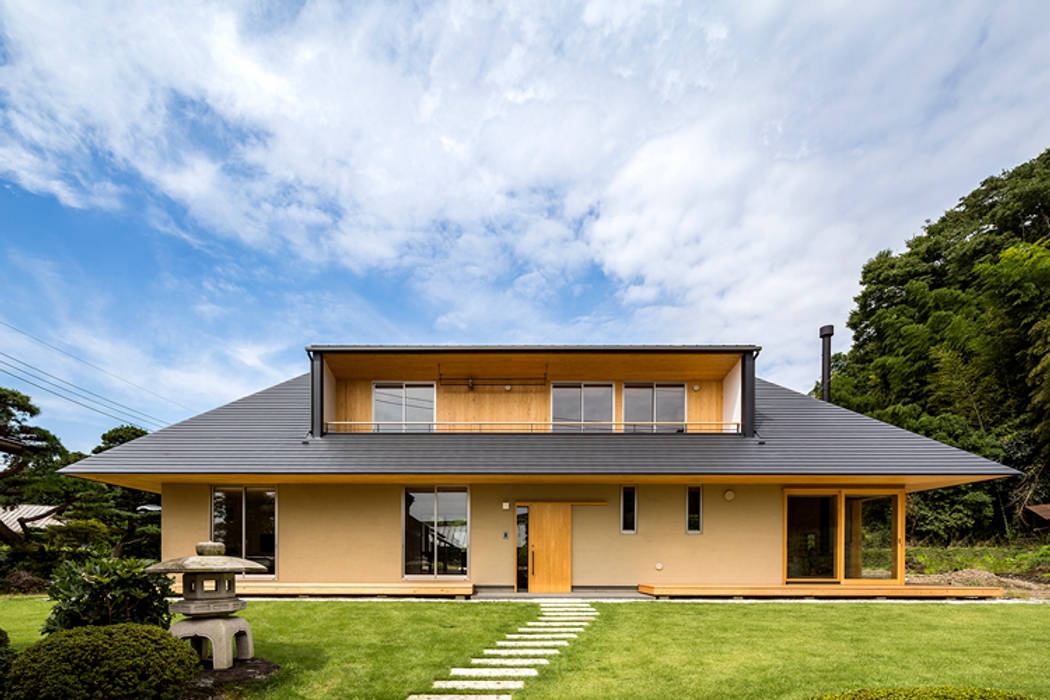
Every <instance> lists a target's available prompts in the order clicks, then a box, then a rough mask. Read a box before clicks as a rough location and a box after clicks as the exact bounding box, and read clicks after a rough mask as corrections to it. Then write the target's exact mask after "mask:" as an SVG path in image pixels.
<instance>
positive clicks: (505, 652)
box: [481, 648, 561, 656]
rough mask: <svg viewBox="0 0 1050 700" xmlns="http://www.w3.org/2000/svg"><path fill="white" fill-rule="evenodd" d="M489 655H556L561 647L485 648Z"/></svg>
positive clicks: (485, 652)
mask: <svg viewBox="0 0 1050 700" xmlns="http://www.w3.org/2000/svg"><path fill="white" fill-rule="evenodd" d="M481 653H482V654H486V655H488V656H554V655H555V654H560V653H561V650H559V649H533V648H529V649H485V650H483V651H482V652H481Z"/></svg>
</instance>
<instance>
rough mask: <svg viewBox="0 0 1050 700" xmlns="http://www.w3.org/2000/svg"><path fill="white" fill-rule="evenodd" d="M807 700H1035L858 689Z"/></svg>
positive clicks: (933, 690) (950, 690)
mask: <svg viewBox="0 0 1050 700" xmlns="http://www.w3.org/2000/svg"><path fill="white" fill-rule="evenodd" d="M809 700H1036V699H1035V698H1033V697H1032V696H1031V695H1024V694H1022V693H1011V692H1008V691H1005V690H996V689H995V688H956V687H954V686H936V687H928V688H858V689H857V690H847V691H845V692H842V693H828V694H827V695H814V696H813V697H811V698H809Z"/></svg>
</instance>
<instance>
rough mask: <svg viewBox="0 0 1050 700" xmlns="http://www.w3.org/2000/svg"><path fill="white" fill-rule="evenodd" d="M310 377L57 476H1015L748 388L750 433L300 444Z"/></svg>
mask: <svg viewBox="0 0 1050 700" xmlns="http://www.w3.org/2000/svg"><path fill="white" fill-rule="evenodd" d="M309 379H310V378H309V375H302V376H299V377H295V378H294V379H290V380H288V381H286V382H283V383H281V384H278V385H276V386H273V387H270V388H269V389H265V390H263V391H260V392H259V393H257V394H252V395H251V396H247V397H245V398H242V399H239V400H237V401H234V402H232V403H230V404H227V405H225V406H222V407H220V408H216V409H214V410H212V411H208V412H207V413H202V414H201V415H199V416H195V417H193V418H190V419H188V420H185V421H182V422H181V423H177V424H175V425H172V426H169V427H167V428H164V429H163V430H158V431H157V432H154V433H150V434H149V435H146V436H143V437H140V438H138V439H137V440H133V441H131V442H129V443H126V444H124V445H121V446H119V447H115V448H113V449H110V450H107V451H105V452H103V453H101V454H98V455H94V456H92V457H88V458H87V459H84V460H82V461H80V462H77V463H76V464H74V465H71V466H69V467H66V468H65V469H63V470H62V471H64V472H66V473H72V474H84V475H89V474H209V473H215V474H391V475H394V474H537V475H540V474H639V475H641V474H699V475H703V474H776V475H780V474H785V475H786V474H798V475H818V474H820V475H840V474H854V475H867V474H871V475H889V474H893V475H969V476H982V475H989V476H991V475H995V476H1010V475H1014V474H1017V473H1018V472H1016V471H1015V470H1013V469H1010V468H1008V467H1004V466H1002V465H1000V464H997V463H995V462H992V461H989V460H987V459H984V458H983V457H978V456H976V455H973V454H970V453H969V452H965V451H963V450H959V449H956V448H954V447H949V446H948V445H945V444H942V443H940V442H937V441H935V440H931V439H929V438H925V437H922V436H920V435H916V434H914V433H910V432H908V431H906V430H902V429H900V428H896V427H894V426H892V425H888V424H886V423H883V422H880V421H877V420H875V419H873V418H868V417H866V416H862V415H860V414H858V413H854V412H852V411H848V410H846V409H844V408H840V407H839V406H835V405H833V404H828V403H824V402H823V401H818V400H816V399H812V398H810V397H808V396H805V395H803V394H799V393H797V392H795V391H791V390H790V389H785V388H784V387H781V386H778V385H776V384H773V383H771V382H767V381H764V380H761V379H759V380H757V381H756V398H755V404H756V411H755V413H756V430H757V436H756V437H755V438H744V437H741V436H739V435H683V434H656V435H652V434H631V433H615V434H608V433H606V434H594V433H584V434H551V433H543V434H530V433H502V434H454V433H407V434H405V433H396V434H391V433H383V434H372V433H358V434H334V435H327V436H325V437H323V438H320V439H313V438H309V437H308V435H307V432H308V430H309V424H310V386H309Z"/></svg>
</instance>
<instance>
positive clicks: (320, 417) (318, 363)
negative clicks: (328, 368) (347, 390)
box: [310, 352, 324, 438]
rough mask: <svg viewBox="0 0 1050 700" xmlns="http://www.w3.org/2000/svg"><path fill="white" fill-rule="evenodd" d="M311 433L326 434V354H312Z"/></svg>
mask: <svg viewBox="0 0 1050 700" xmlns="http://www.w3.org/2000/svg"><path fill="white" fill-rule="evenodd" d="M310 434H311V435H313V436H314V437H315V438H316V437H321V436H323V435H324V356H323V355H322V354H321V353H319V352H315V353H313V354H312V355H310Z"/></svg>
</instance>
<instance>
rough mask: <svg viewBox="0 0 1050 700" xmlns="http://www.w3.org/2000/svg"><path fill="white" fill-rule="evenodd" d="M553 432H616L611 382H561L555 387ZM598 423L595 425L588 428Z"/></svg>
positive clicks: (553, 390) (553, 387)
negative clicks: (614, 428)
mask: <svg viewBox="0 0 1050 700" xmlns="http://www.w3.org/2000/svg"><path fill="white" fill-rule="evenodd" d="M551 422H552V423H553V425H552V426H551V430H552V431H553V432H556V433H559V432H560V433H565V432H568V433H601V432H611V431H612V429H613V425H612V422H613V385H612V383H611V382H558V383H556V384H552V385H551ZM588 423H594V425H587V424H588Z"/></svg>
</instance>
